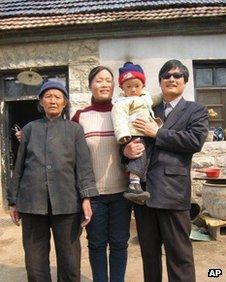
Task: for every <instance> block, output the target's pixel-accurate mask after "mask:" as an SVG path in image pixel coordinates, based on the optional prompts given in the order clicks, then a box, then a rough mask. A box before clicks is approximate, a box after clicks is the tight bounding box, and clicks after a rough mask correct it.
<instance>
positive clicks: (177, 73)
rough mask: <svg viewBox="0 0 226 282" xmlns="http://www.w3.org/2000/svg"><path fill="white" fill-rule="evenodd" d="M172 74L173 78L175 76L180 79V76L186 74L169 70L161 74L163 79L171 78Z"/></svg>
mask: <svg viewBox="0 0 226 282" xmlns="http://www.w3.org/2000/svg"><path fill="white" fill-rule="evenodd" d="M171 76H173V78H175V79H180V78H181V77H183V76H184V75H183V73H181V72H174V73H169V72H167V73H164V74H163V75H162V76H161V78H162V79H170V77H171Z"/></svg>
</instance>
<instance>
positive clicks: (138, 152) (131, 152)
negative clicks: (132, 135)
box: [123, 138, 145, 159]
mask: <svg viewBox="0 0 226 282" xmlns="http://www.w3.org/2000/svg"><path fill="white" fill-rule="evenodd" d="M144 150H145V148H144V145H143V144H142V143H141V142H140V138H136V139H134V140H133V141H131V142H130V143H128V144H127V145H126V147H125V148H124V150H123V155H124V156H125V157H127V158H129V159H137V158H139V157H141V156H142V155H143V152H144Z"/></svg>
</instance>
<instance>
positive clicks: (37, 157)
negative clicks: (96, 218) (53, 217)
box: [7, 117, 98, 214]
mask: <svg viewBox="0 0 226 282" xmlns="http://www.w3.org/2000/svg"><path fill="white" fill-rule="evenodd" d="M96 195H98V192H97V190H96V187H95V179H94V174H93V170H92V165H91V161H90V155H89V149H88V147H87V144H86V141H85V137H84V133H83V129H82V127H81V126H80V125H78V124H76V123H74V122H72V121H69V120H65V119H62V118H61V117H60V118H57V119H55V120H52V121H50V120H48V119H47V118H43V119H39V120H36V121H33V122H30V123H28V124H27V125H26V126H25V127H24V128H23V135H22V140H21V142H20V146H19V149H18V154H17V161H16V165H15V171H14V175H13V179H12V182H11V185H10V187H9V189H8V191H7V198H8V201H9V204H10V205H12V204H16V206H17V210H18V211H19V212H23V213H32V214H47V213H48V199H49V200H50V203H51V207H52V213H53V214H70V213H76V212H80V211H81V198H84V197H92V196H96Z"/></svg>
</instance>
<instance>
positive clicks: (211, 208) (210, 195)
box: [202, 183, 226, 220]
mask: <svg viewBox="0 0 226 282" xmlns="http://www.w3.org/2000/svg"><path fill="white" fill-rule="evenodd" d="M202 200H203V205H204V207H205V208H206V210H207V212H208V213H209V215H210V216H212V217H214V218H218V219H221V220H226V183H224V184H219V183H216V184H215V183H204V184H203V189H202Z"/></svg>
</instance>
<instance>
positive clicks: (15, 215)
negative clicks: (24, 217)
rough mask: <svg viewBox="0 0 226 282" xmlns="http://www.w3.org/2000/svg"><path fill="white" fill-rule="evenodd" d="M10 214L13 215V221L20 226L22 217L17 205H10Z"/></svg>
mask: <svg viewBox="0 0 226 282" xmlns="http://www.w3.org/2000/svg"><path fill="white" fill-rule="evenodd" d="M10 216H11V219H12V222H13V223H14V224H16V225H17V226H19V225H20V218H21V217H20V214H19V213H18V211H17V209H16V205H14V206H12V207H10Z"/></svg>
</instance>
